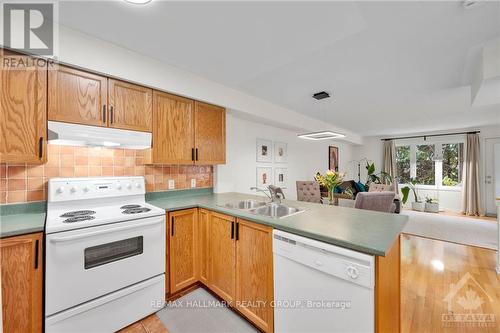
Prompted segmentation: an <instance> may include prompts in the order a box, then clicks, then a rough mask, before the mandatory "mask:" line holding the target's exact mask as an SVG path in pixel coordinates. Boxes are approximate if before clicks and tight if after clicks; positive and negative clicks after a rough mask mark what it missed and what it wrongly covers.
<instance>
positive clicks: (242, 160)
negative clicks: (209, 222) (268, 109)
mask: <svg viewBox="0 0 500 333" xmlns="http://www.w3.org/2000/svg"><path fill="white" fill-rule="evenodd" d="M226 124H227V125H226V127H227V133H226V136H227V138H226V142H227V143H226V144H227V146H226V164H225V165H219V166H217V167H216V168H215V180H214V191H215V192H217V193H222V192H241V193H255V192H254V191H250V187H252V186H255V185H256V167H257V166H267V167H269V166H270V167H286V168H287V169H288V188H287V189H286V190H285V195H286V197H287V198H289V199H296V196H297V195H296V187H295V181H297V180H313V177H314V175H315V174H316V172H317V171H320V172H324V171H325V170H326V169H328V146H329V145H331V146H336V147H339V157H340V158H339V162H340V165H339V170H340V171H344V170H346V166H347V162H348V161H350V160H351V151H352V146H351V145H350V144H347V143H343V142H338V141H330V140H328V141H310V140H304V139H298V138H297V133H296V132H294V131H288V130H284V129H279V128H276V127H273V126H268V125H264V124H262V123H257V122H254V121H249V120H247V119H243V118H242V117H241V116H238V115H237V114H235V113H234V112H228V115H227V119H226ZM257 138H262V139H268V140H272V141H281V142H286V143H287V144H288V162H287V163H257V162H256V140H257ZM273 173H274V169H273ZM349 177H352V176H351V175H349V176H348V178H349Z"/></svg>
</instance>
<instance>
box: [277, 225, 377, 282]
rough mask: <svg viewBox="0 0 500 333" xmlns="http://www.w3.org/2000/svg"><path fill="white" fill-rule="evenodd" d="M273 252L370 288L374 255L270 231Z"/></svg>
mask: <svg viewBox="0 0 500 333" xmlns="http://www.w3.org/2000/svg"><path fill="white" fill-rule="evenodd" d="M273 235H274V236H273V252H274V254H275V255H279V256H282V257H285V258H287V259H290V260H293V261H295V262H298V263H300V264H303V265H306V266H309V267H311V268H314V269H316V270H319V271H321V272H324V273H326V274H329V275H332V276H335V277H337V278H340V279H343V280H347V281H350V282H351V283H355V284H358V285H360V286H364V287H367V288H374V284H375V282H374V281H375V271H374V267H375V261H374V260H375V258H374V257H373V256H371V255H367V254H364V253H359V252H356V251H352V250H349V249H345V248H342V247H339V246H335V245H331V244H327V243H324V242H319V241H316V240H312V239H310V238H305V237H302V236H297V235H294V234H289V233H285V232H283V231H279V230H275V231H273Z"/></svg>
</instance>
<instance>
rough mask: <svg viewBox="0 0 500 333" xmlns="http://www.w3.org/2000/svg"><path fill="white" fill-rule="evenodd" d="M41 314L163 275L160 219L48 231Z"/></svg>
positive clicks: (163, 230) (163, 247)
mask: <svg viewBox="0 0 500 333" xmlns="http://www.w3.org/2000/svg"><path fill="white" fill-rule="evenodd" d="M45 244H46V266H45V270H46V271H45V274H46V276H45V280H46V283H45V292H46V294H45V295H46V296H45V314H46V316H49V315H52V314H54V313H57V312H59V311H62V310H65V309H68V308H70V307H73V306H75V305H78V304H82V303H84V302H86V301H89V300H92V299H95V298H97V297H100V296H103V295H105V294H108V293H111V292H113V291H116V290H119V289H121V288H125V287H127V286H130V285H132V284H134V283H138V282H140V281H144V280H146V279H149V278H151V277H153V276H157V275H159V274H163V273H165V217H164V216H155V217H149V218H143V219H138V220H132V221H127V222H120V223H113V224H107V225H102V226H97V227H92V228H84V229H78V230H72V231H68V232H61V233H56V234H49V235H47V239H46V243H45Z"/></svg>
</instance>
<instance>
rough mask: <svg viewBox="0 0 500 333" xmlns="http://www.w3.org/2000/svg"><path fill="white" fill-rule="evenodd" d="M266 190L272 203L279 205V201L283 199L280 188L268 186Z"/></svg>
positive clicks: (283, 195)
mask: <svg viewBox="0 0 500 333" xmlns="http://www.w3.org/2000/svg"><path fill="white" fill-rule="evenodd" d="M267 188H268V189H269V193H271V200H272V202H277V203H279V204H281V200H283V199H285V193H283V190H282V189H281V187H278V186H274V185H269V186H268V187H267Z"/></svg>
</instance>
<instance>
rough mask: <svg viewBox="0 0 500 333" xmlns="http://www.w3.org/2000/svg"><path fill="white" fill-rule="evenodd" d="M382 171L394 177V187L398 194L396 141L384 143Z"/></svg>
mask: <svg viewBox="0 0 500 333" xmlns="http://www.w3.org/2000/svg"><path fill="white" fill-rule="evenodd" d="M382 170H383V171H384V172H386V173H388V174H389V175H390V176H391V177H392V187H393V189H394V192H396V194H397V193H398V181H397V179H396V177H397V169H396V145H395V143H394V140H385V141H384V156H383V165H382Z"/></svg>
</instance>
